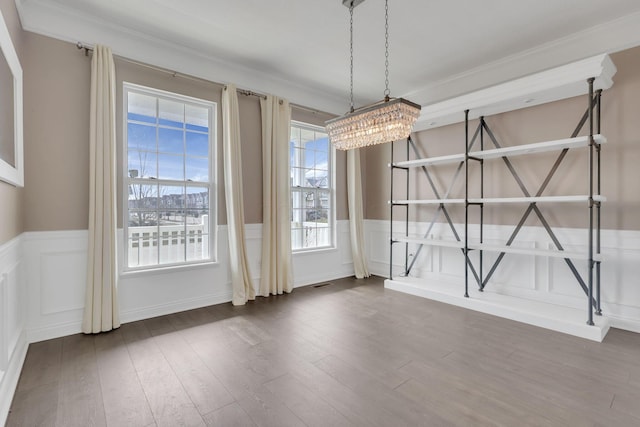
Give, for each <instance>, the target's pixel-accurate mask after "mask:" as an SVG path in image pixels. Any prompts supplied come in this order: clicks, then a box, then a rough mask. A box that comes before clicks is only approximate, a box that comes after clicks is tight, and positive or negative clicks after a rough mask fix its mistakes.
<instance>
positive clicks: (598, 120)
mask: <svg viewBox="0 0 640 427" xmlns="http://www.w3.org/2000/svg"><path fill="white" fill-rule="evenodd" d="M601 96H602V89H598V90H597V91H596V126H597V130H598V134H600V133H601V128H600V123H601V122H600V105H601V104H600V100H601ZM601 150H602V147H601V144H598V146H597V147H596V161H597V165H598V170H597V187H596V188H597V193H598V195H601V194H602V193H601V192H600V176H601V173H600V151H601ZM600 205H601V203H600V202H598V204H597V205H596V254H597V255H598V261H597V262H596V314H597V315H598V316H602V307H601V306H600Z"/></svg>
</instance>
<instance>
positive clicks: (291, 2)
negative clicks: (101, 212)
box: [16, 0, 640, 113]
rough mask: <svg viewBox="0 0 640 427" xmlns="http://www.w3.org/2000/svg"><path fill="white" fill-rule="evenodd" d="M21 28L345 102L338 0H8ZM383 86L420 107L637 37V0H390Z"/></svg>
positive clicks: (375, 39)
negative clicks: (386, 78)
mask: <svg viewBox="0 0 640 427" xmlns="http://www.w3.org/2000/svg"><path fill="white" fill-rule="evenodd" d="M16 5H17V6H18V11H19V13H20V18H21V21H22V25H23V27H24V28H25V29H26V30H28V31H34V32H37V33H41V34H45V35H49V36H52V37H56V38H59V39H62V40H67V41H70V42H74V43H75V42H77V41H80V42H83V43H87V44H95V43H102V44H106V45H109V46H111V47H112V48H113V50H114V52H115V53H116V54H119V55H122V56H125V57H129V58H133V59H137V60H140V61H143V62H148V63H152V64H154V65H158V66H162V67H165V68H169V69H171V70H176V71H180V72H185V73H189V74H193V75H197V76H200V77H205V78H209V79H211V80H213V81H217V82H223V83H229V82H233V83H236V84H237V85H238V86H239V87H244V88H247V89H252V90H255V91H260V92H270V93H275V94H277V95H280V96H285V97H288V98H289V99H290V100H291V101H292V102H295V103H298V104H302V105H307V106H310V107H314V108H318V109H320V110H325V111H330V112H333V113H342V112H344V111H346V110H347V109H348V89H349V57H348V55H349V44H348V43H349V38H348V35H349V33H348V30H349V14H348V9H347V8H345V7H344V6H342V4H341V0H234V1H232V0H182V1H175V0H135V1H132V0H108V1H105V0H16ZM389 14H390V24H389V32H390V88H391V94H392V96H408V97H409V98H410V99H411V100H412V101H414V102H418V103H420V104H422V105H428V104H431V103H433V102H436V101H439V100H442V99H446V98H448V97H451V96H455V95H459V94H462V93H466V92H469V91H472V90H476V89H479V88H482V87H486V86H489V85H493V84H496V83H500V82H503V81H507V80H511V79H514V78H517V77H521V76H523V75H526V74H530V73H533V72H537V71H540V70H543V69H548V68H550V67H554V66H558V65H561V64H565V63H568V62H571V61H574V60H577V59H581V58H585V57H588V56H592V55H595V54H598V53H603V52H612V51H617V50H621V49H624V48H628V47H632V46H636V45H640V31H638V30H637V28H640V1H638V0H517V1H514V0H482V1H479V0H448V1H447V0H429V1H428V0H402V1H399V0H390V1H389ZM354 44H355V46H354V56H355V70H354V73H355V92H356V106H359V105H362V104H365V103H369V102H372V101H376V100H379V99H381V98H382V96H383V90H384V1H383V0H367V1H365V2H364V3H363V4H361V5H360V6H358V7H357V8H356V9H355V11H354Z"/></svg>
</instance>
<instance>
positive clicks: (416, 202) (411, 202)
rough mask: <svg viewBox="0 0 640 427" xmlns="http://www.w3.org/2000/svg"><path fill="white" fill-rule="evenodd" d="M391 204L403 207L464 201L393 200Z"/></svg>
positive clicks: (461, 200) (460, 200)
mask: <svg viewBox="0 0 640 427" xmlns="http://www.w3.org/2000/svg"><path fill="white" fill-rule="evenodd" d="M389 203H393V204H402V205H439V204H441V203H444V204H456V203H457V204H464V199H426V200H391V201H390V202H389Z"/></svg>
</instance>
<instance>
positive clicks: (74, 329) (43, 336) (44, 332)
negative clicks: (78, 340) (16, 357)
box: [27, 321, 82, 343]
mask: <svg viewBox="0 0 640 427" xmlns="http://www.w3.org/2000/svg"><path fill="white" fill-rule="evenodd" d="M81 332H82V321H72V322H63V323H58V324H55V325H49V326H44V327H39V328H27V340H28V341H29V342H30V343H35V342H40V341H46V340H52V339H55V338H60V337H66V336H69V335H74V334H79V333H81Z"/></svg>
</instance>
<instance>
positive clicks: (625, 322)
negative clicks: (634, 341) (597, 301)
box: [603, 313, 640, 334]
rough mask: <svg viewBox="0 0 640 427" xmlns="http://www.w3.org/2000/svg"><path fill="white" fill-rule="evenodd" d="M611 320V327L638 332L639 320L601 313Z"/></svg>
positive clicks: (639, 331)
mask: <svg viewBox="0 0 640 427" xmlns="http://www.w3.org/2000/svg"><path fill="white" fill-rule="evenodd" d="M603 315H604V316H606V317H607V318H609V321H610V322H611V327H612V328H616V329H623V330H625V331H630V332H635V333H637V334H640V320H636V319H627V318H624V317H618V316H611V315H607V314H606V313H604V314H603Z"/></svg>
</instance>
